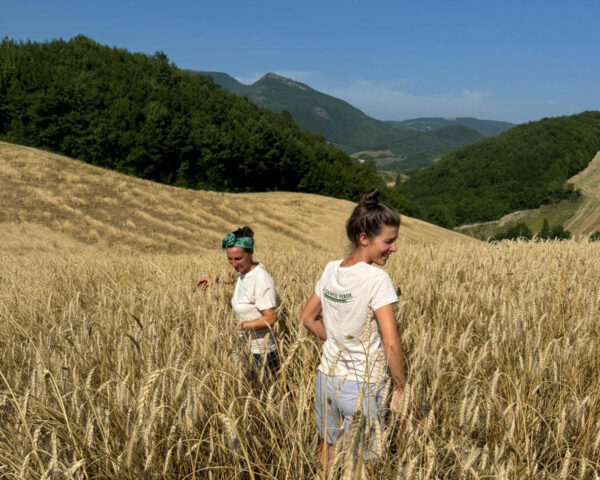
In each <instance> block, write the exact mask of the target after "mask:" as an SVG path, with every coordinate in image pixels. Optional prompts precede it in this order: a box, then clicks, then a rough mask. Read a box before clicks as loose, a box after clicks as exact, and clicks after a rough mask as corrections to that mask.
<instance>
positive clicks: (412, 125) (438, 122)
mask: <svg viewBox="0 0 600 480" xmlns="http://www.w3.org/2000/svg"><path fill="white" fill-rule="evenodd" d="M385 123H387V124H388V125H391V126H392V127H394V128H400V129H405V128H406V129H409V130H416V131H417V132H431V131H432V130H438V129H440V128H445V127H456V126H460V127H467V128H470V129H472V130H475V131H476V132H477V133H479V134H480V135H482V136H484V137H495V136H496V135H500V134H501V133H502V132H505V131H506V130H509V129H511V128H512V127H514V126H515V124H514V123H509V122H498V121H496V120H479V119H477V118H471V117H458V118H442V117H425V118H412V119H410V120H401V121H386V122H385Z"/></svg>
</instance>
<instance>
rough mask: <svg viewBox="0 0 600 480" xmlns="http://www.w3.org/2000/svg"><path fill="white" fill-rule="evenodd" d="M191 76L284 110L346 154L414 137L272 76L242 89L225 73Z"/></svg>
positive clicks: (331, 98)
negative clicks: (343, 149) (202, 76)
mask: <svg viewBox="0 0 600 480" xmlns="http://www.w3.org/2000/svg"><path fill="white" fill-rule="evenodd" d="M193 73H199V74H204V75H210V76H211V77H212V78H213V80H214V81H215V83H217V84H218V85H220V86H221V87H223V88H224V89H225V90H229V91H230V92H233V93H237V94H239V95H244V96H246V97H248V99H250V100H251V101H252V102H254V103H256V104H257V105H259V106H261V107H264V108H269V109H271V110H276V111H281V110H287V111H288V112H289V113H290V114H291V115H292V117H294V120H296V122H297V123H298V124H299V125H300V126H301V127H302V128H303V129H305V130H308V131H310V132H316V133H320V134H322V135H323V136H324V137H325V138H326V139H327V141H328V142H331V143H334V144H336V145H339V146H343V147H346V148H345V150H347V151H348V150H349V151H357V150H367V149H373V148H380V147H386V146H387V145H388V143H389V142H391V141H393V140H396V141H398V140H401V139H405V138H410V137H412V136H414V132H412V131H409V130H407V129H396V128H394V127H392V126H391V125H387V124H385V123H384V122H381V121H379V120H375V119H374V118H371V117H369V116H367V115H365V114H364V113H363V112H361V111H360V110H359V109H357V108H355V107H353V106H352V105H350V104H349V103H348V102H345V101H343V100H340V99H338V98H335V97H332V96H331V95H326V94H324V93H321V92H319V91H317V90H315V89H313V88H311V87H310V86H308V85H306V84H304V83H301V82H296V81H295V80H291V79H289V78H285V77H282V76H280V75H276V74H274V73H267V74H266V75H264V76H263V77H262V78H261V79H259V80H258V81H257V82H255V83H253V84H252V85H244V84H242V83H240V82H238V81H237V80H236V79H234V78H233V77H231V76H230V75H227V74H226V73H218V72H193Z"/></svg>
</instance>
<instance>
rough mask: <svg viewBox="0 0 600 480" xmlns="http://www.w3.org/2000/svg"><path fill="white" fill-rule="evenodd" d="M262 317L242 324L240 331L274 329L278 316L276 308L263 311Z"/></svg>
mask: <svg viewBox="0 0 600 480" xmlns="http://www.w3.org/2000/svg"><path fill="white" fill-rule="evenodd" d="M260 313H261V316H260V317H259V318H255V319H254V320H247V321H245V322H242V323H240V330H244V331H250V330H262V329H263V328H272V327H273V325H275V322H276V321H277V315H276V314H275V309H274V308H266V309H265V310H261V312H260Z"/></svg>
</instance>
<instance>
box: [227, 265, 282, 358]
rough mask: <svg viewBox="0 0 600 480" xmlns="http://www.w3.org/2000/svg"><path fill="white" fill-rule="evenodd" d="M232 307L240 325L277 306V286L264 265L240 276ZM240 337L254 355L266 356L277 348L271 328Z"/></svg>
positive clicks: (244, 333) (257, 266)
mask: <svg viewBox="0 0 600 480" xmlns="http://www.w3.org/2000/svg"><path fill="white" fill-rule="evenodd" d="M231 306H232V307H233V311H234V312H235V315H236V317H237V319H238V321H239V322H240V323H241V322H247V321H250V320H256V319H257V318H260V317H261V316H262V313H261V311H262V310H266V309H267V308H275V307H276V306H277V295H276V294H275V284H274V283H273V279H272V278H271V275H269V274H268V273H267V271H266V270H265V267H263V264H262V263H259V264H258V265H256V266H255V267H254V268H253V269H252V270H250V271H249V272H248V273H246V274H240V276H239V277H238V280H237V283H236V284H235V290H234V291H233V297H231ZM240 337H241V338H242V339H243V340H244V341H245V342H247V343H248V344H249V345H250V351H251V352H252V353H260V354H265V353H268V352H272V351H273V350H275V348H276V347H275V342H274V341H273V332H272V331H271V329H270V328H263V329H261V330H256V331H248V332H242V333H241V334H240Z"/></svg>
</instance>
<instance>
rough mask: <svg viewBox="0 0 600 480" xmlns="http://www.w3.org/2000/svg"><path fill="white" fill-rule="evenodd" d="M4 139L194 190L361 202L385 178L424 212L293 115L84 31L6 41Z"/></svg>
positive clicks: (405, 208)
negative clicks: (110, 44) (102, 41)
mask: <svg viewBox="0 0 600 480" xmlns="http://www.w3.org/2000/svg"><path fill="white" fill-rule="evenodd" d="M0 138H2V139H3V140H6V141H9V142H14V143H19V144H23V145H29V146H35V147H42V148H46V149H49V150H52V151H54V152H58V153H62V154H64V155H68V156H70V157H73V158H77V159H80V160H83V161H85V162H88V163H91V164H94V165H98V166H102V167H106V168H111V169H115V170H118V171H120V172H124V173H127V174H130V175H134V176H139V177H142V178H146V179H150V180H154V181H157V182H162V183H167V184H172V185H177V186H180V187H186V188H195V189H210V190H222V191H232V192H242V191H265V190H286V191H302V192H314V193H320V194H324V195H329V196H334V197H338V198H345V199H350V200H356V199H357V198H358V197H359V195H360V193H361V192H363V191H365V190H367V189H369V188H372V187H373V186H377V187H378V188H380V189H381V190H382V193H383V198H385V199H386V200H387V201H388V202H390V203H391V204H393V205H394V206H395V207H396V208H398V209H399V210H400V211H402V212H404V213H406V214H409V215H415V214H417V210H416V208H415V207H414V205H413V204H411V203H410V202H408V201H407V200H406V199H405V198H404V197H403V196H402V194H400V193H399V192H397V191H395V190H392V189H389V188H387V187H385V186H384V185H383V182H382V180H380V179H379V178H378V176H377V174H376V172H375V168H374V165H373V164H372V163H370V162H367V163H366V164H362V165H359V164H357V163H355V162H353V161H352V160H351V159H350V158H349V157H348V156H347V155H346V154H345V153H343V152H341V151H339V150H338V149H336V148H334V147H333V146H331V145H329V144H328V143H326V142H325V139H324V138H323V136H321V135H319V134H314V133H309V132H306V131H303V130H302V129H301V128H300V127H299V126H298V125H297V124H296V122H295V121H294V120H293V119H292V117H291V115H289V113H286V112H281V113H277V112H273V111H270V110H266V109H263V108H260V107H258V106H256V105H255V104H253V103H252V102H250V101H249V100H247V99H245V98H243V97H239V96H237V95H234V94H231V93H229V92H226V91H224V90H222V89H221V88H220V87H219V86H218V85H216V84H215V83H214V82H213V80H212V79H210V78H208V77H206V76H202V75H197V76H191V75H189V74H188V73H186V72H184V71H182V70H179V69H178V68H177V67H176V66H175V65H173V64H172V63H170V62H169V60H168V58H167V57H166V55H165V54H164V53H161V52H157V53H156V54H154V55H152V56H149V55H144V54H139V53H130V52H128V51H127V50H124V49H119V48H110V47H107V46H102V45H99V44H98V43H96V42H94V41H93V40H91V39H89V38H86V37H85V36H82V35H80V36H77V37H74V38H73V39H71V40H69V41H64V40H54V41H51V42H45V43H37V42H29V41H28V42H16V41H13V40H10V39H8V38H5V39H3V40H2V42H1V44H0Z"/></svg>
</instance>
